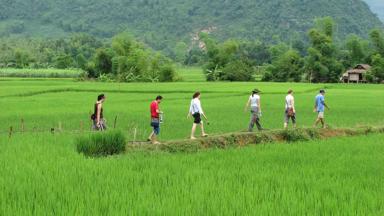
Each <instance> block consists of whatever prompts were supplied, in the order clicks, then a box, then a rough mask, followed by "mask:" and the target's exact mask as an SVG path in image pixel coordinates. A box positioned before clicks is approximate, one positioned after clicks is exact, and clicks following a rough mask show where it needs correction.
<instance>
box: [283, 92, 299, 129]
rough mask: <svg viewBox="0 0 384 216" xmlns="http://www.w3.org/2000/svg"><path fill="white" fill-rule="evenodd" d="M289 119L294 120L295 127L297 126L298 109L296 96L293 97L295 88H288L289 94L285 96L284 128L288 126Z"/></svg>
mask: <svg viewBox="0 0 384 216" xmlns="http://www.w3.org/2000/svg"><path fill="white" fill-rule="evenodd" d="M289 119H291V120H292V125H293V128H296V109H295V98H294V97H293V90H292V89H289V90H288V95H287V96H286V97H285V115H284V128H285V129H287V128H288V124H289Z"/></svg>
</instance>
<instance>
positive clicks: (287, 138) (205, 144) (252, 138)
mask: <svg viewBox="0 0 384 216" xmlns="http://www.w3.org/2000/svg"><path fill="white" fill-rule="evenodd" d="M375 133H384V127H358V128H338V129H314V128H302V129H293V130H271V131H262V132H254V133H249V132H236V133H228V134H222V135H215V136H212V137H207V138H201V139H197V140H175V141H169V142H164V143H161V144H159V145H153V144H149V143H129V144H127V146H126V152H127V153H130V152H134V151H164V152H169V153H177V152H187V153H193V152H198V151H201V150H205V149H227V148H234V147H243V146H249V145H258V144H269V143H294V142H300V141H310V140H324V139H328V138H332V137H349V136H361V135H368V134H375Z"/></svg>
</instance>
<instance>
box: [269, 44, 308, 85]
mask: <svg viewBox="0 0 384 216" xmlns="http://www.w3.org/2000/svg"><path fill="white" fill-rule="evenodd" d="M275 59H276V60H274V61H273V62H272V65H270V66H268V67H267V69H266V71H267V72H266V73H265V74H264V76H263V80H264V81H277V82H287V81H288V82H300V81H301V80H302V73H303V69H302V68H303V65H304V61H303V59H302V58H301V56H300V54H299V53H298V52H297V51H296V50H288V51H286V52H285V53H283V54H281V56H279V57H276V58H275Z"/></svg>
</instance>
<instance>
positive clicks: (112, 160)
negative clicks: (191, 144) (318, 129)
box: [0, 72, 384, 215]
mask: <svg viewBox="0 0 384 216" xmlns="http://www.w3.org/2000/svg"><path fill="white" fill-rule="evenodd" d="M184 73H187V72H184ZM181 74H182V76H184V77H185V75H183V73H181ZM196 74H197V72H196ZM188 76H189V77H192V78H191V79H192V80H189V78H188ZM186 77H187V78H186V79H184V81H185V82H177V83H134V84H132V83H100V82H77V81H74V80H69V79H21V78H2V79H0V107H1V109H2V110H1V112H0V119H1V122H2V124H0V167H1V169H0V175H1V176H2V177H1V178H0V188H1V191H0V215H383V214H384V207H383V206H384V196H383V195H382V194H383V193H384V183H383V179H384V166H383V164H384V141H383V140H384V135H382V134H372V135H368V136H359V137H339V138H332V139H328V140H322V141H320V140H315V141H309V142H299V143H290V144H286V143H280V144H277V143H276V144H265V145H250V146H248V147H243V148H230V149H226V150H219V149H210V150H202V151H199V152H198V153H193V154H187V153H173V154H172V153H166V152H160V151H154V152H147V151H144V150H143V151H135V152H130V153H126V154H122V155H118V156H113V157H103V158H87V157H85V156H83V155H81V154H78V153H77V152H76V147H75V144H74V140H75V138H76V137H77V136H78V133H79V132H80V131H79V130H80V129H81V125H84V126H83V127H84V130H85V131H87V130H89V128H90V120H89V116H90V112H92V109H93V104H94V103H95V100H96V96H97V95H98V94H99V93H105V94H106V96H107V100H106V102H105V104H104V109H105V116H106V118H107V120H108V125H109V126H110V127H112V125H113V124H114V119H115V118H116V119H117V121H116V122H117V124H116V127H117V129H119V130H121V131H123V133H125V134H126V136H127V138H128V139H129V140H132V139H137V140H144V139H146V137H147V136H148V134H149V133H150V131H151V128H150V127H149V121H150V119H149V104H150V102H151V101H152V100H153V99H154V98H155V97H156V96H157V95H159V94H160V95H163V96H164V100H163V103H162V104H161V108H162V110H163V111H164V112H165V119H164V124H162V128H161V130H162V131H161V135H160V140H161V141H171V140H176V139H184V138H188V137H189V133H190V129H191V125H192V122H191V120H188V119H187V118H186V117H187V113H188V109H189V104H190V100H191V97H192V94H193V92H194V91H201V92H202V98H201V100H202V105H203V108H204V109H205V112H206V114H207V116H208V118H209V120H210V123H211V124H210V125H209V126H207V128H206V130H207V132H208V133H209V134H211V135H220V134H224V133H228V132H240V131H245V130H246V129H247V127H248V121H249V117H250V116H249V113H247V112H244V106H245V103H246V102H247V99H248V97H249V93H250V91H251V90H252V89H254V88H259V89H260V90H261V91H262V93H261V97H262V99H261V102H262V113H263V116H262V124H263V126H264V127H265V128H267V129H269V130H275V129H281V128H282V127H283V117H284V116H283V114H284V98H285V94H286V92H287V90H288V89H290V88H292V89H293V90H294V91H295V99H296V106H297V120H298V126H299V127H311V126H312V124H313V122H314V120H315V118H316V114H315V113H313V112H312V110H313V106H314V97H315V96H316V94H317V92H318V90H319V89H322V88H324V89H326V91H327V94H326V102H327V103H328V104H329V106H330V107H331V110H330V111H327V112H326V114H325V115H326V120H327V122H328V123H329V125H330V127H332V128H339V127H340V128H350V127H360V126H382V125H383V124H384V119H383V118H382V116H384V109H383V107H384V94H383V92H384V85H344V84H297V83H259V82H255V83H229V82H228V83H225V82H221V83H207V82H203V81H202V80H196V81H195V80H194V79H199V78H196V77H195V75H186ZM22 120H23V121H24V124H25V125H24V133H19V132H21V127H22V125H21V121H22ZM59 125H60V127H61V128H62V132H61V133H55V134H51V133H50V132H49V130H50V128H58V127H59ZM10 127H12V128H13V130H14V132H16V133H14V134H13V135H12V137H11V138H9V137H8V131H9V128H10ZM135 131H136V136H135Z"/></svg>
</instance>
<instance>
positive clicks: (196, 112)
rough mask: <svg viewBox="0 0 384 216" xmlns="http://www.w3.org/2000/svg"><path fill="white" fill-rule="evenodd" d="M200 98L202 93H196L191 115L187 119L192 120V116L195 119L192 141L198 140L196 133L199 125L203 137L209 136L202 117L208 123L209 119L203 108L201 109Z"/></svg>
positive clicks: (190, 111)
mask: <svg viewBox="0 0 384 216" xmlns="http://www.w3.org/2000/svg"><path fill="white" fill-rule="evenodd" d="M200 96H201V93H200V92H196V93H195V94H193V97H192V101H191V106H190V108H189V113H188V116H187V118H190V117H191V116H193V119H194V121H193V125H192V131H191V139H192V140H194V139H196V137H195V132H196V127H197V125H200V128H201V135H202V137H207V136H208V134H206V133H205V131H204V124H203V121H202V120H201V116H203V117H204V118H205V120H207V121H208V118H207V116H206V115H205V113H204V111H203V108H202V107H201V102H200Z"/></svg>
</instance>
